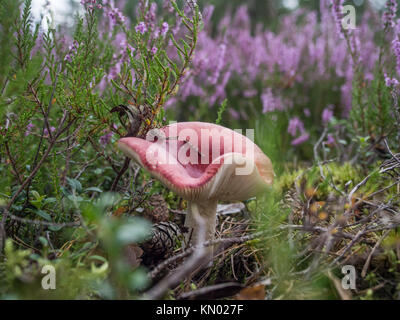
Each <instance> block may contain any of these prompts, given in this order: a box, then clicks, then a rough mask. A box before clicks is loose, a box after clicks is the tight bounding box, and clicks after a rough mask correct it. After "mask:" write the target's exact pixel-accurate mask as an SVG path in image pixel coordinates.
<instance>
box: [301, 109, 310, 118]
mask: <svg viewBox="0 0 400 320" xmlns="http://www.w3.org/2000/svg"><path fill="white" fill-rule="evenodd" d="M303 112H304V115H305V116H306V117H307V118H308V117H309V116H311V112H310V109H308V108H305V109H304V110H303Z"/></svg>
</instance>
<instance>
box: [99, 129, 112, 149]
mask: <svg viewBox="0 0 400 320" xmlns="http://www.w3.org/2000/svg"><path fill="white" fill-rule="evenodd" d="M112 136H113V133H112V132H108V133H106V134H105V135H103V136H101V137H100V143H101V144H102V145H103V146H106V145H107V144H109V143H110V141H111V137H112Z"/></svg>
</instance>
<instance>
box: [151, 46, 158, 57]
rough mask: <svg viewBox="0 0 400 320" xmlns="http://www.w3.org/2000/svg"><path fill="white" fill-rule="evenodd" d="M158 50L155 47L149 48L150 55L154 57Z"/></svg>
mask: <svg viewBox="0 0 400 320" xmlns="http://www.w3.org/2000/svg"><path fill="white" fill-rule="evenodd" d="M157 51H158V49H157V47H153V48H151V54H152V55H153V56H154V55H155V54H156V53H157Z"/></svg>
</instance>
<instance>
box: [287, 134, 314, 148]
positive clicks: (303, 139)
mask: <svg viewBox="0 0 400 320" xmlns="http://www.w3.org/2000/svg"><path fill="white" fill-rule="evenodd" d="M309 138H310V135H309V134H308V133H307V132H303V133H302V134H301V136H300V137H298V138H296V139H294V140H293V141H292V143H291V144H292V146H299V145H301V144H303V143H304V142H306V141H307V140H308V139H309Z"/></svg>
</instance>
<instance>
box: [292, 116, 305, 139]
mask: <svg viewBox="0 0 400 320" xmlns="http://www.w3.org/2000/svg"><path fill="white" fill-rule="evenodd" d="M297 131H300V133H303V132H304V131H305V130H304V124H303V122H302V121H301V120H300V119H299V118H298V117H293V118H292V119H290V121H289V125H288V133H289V134H290V135H291V136H292V137H295V136H296V135H297Z"/></svg>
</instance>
